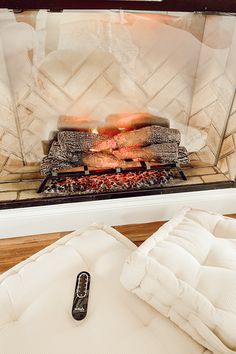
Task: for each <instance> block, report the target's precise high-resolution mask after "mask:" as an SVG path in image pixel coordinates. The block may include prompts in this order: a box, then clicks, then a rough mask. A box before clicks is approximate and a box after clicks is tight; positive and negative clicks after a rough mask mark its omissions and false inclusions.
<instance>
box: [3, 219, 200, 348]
mask: <svg viewBox="0 0 236 354" xmlns="http://www.w3.org/2000/svg"><path fill="white" fill-rule="evenodd" d="M135 249H136V246H135V245H134V244H132V243H131V242H130V241H129V240H128V239H126V238H125V237H124V236H122V235H121V234H120V233H118V232H116V231H115V230H114V229H112V228H109V227H105V226H94V227H90V228H89V229H86V230H80V231H76V232H74V233H72V234H70V235H68V236H66V237H64V238H62V239H60V240H59V241H58V242H56V243H54V244H53V245H51V246H50V247H47V248H45V249H44V250H43V251H41V252H39V253H37V254H36V255H34V256H33V257H31V258H29V259H28V260H27V261H25V262H22V263H21V264H19V265H18V266H16V267H14V268H13V269H11V270H10V271H8V272H7V273H5V274H3V275H2V276H0V354H202V353H205V349H204V348H203V347H202V346H200V345H199V344H198V343H196V342H195V341H194V340H192V339H191V338H190V337H189V336H188V335H187V334H185V333H184V332H183V331H181V330H180V329H179V328H178V327H177V326H176V325H174V324H173V322H171V321H170V320H168V319H167V318H165V317H163V316H162V315H161V314H159V313H157V312H156V311H155V310H154V309H153V308H152V307H150V306H149V305H147V304H145V302H143V301H141V300H140V299H138V298H137V297H136V296H134V295H133V294H131V293H130V292H129V291H127V290H126V289H124V288H123V286H122V285H121V284H120V281H119V277H120V273H121V269H122V266H123V264H124V261H125V259H126V258H127V256H128V255H129V254H130V252H132V251H134V250H135ZM82 270H87V271H89V272H90V274H91V285H90V295H89V304H88V313H87V317H86V318H85V319H84V320H83V321H75V320H74V319H73V318H72V316H71V307H72V300H73V295H74V287H75V280H76V276H77V274H78V273H79V272H80V271H82Z"/></svg>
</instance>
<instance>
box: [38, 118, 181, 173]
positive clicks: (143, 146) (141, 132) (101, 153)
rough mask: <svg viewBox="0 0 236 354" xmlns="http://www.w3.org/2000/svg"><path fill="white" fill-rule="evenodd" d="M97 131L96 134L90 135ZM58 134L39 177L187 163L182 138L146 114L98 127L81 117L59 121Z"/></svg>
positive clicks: (45, 158)
mask: <svg viewBox="0 0 236 354" xmlns="http://www.w3.org/2000/svg"><path fill="white" fill-rule="evenodd" d="M95 126H96V129H97V131H98V133H93V130H94V129H95ZM58 128H59V131H58V134H57V137H56V139H55V140H54V141H53V143H52V145H51V148H50V151H49V153H48V155H47V156H46V157H44V159H43V161H42V165H41V172H42V175H44V176H45V175H49V174H52V172H53V171H59V170H65V169H71V168H74V167H78V166H83V165H87V166H90V167H95V168H104V169H106V168H118V167H120V168H124V169H126V168H131V167H136V166H139V165H140V163H139V162H138V161H146V162H147V161H157V162H159V163H164V164H165V163H170V162H173V161H177V160H179V161H180V162H181V163H188V154H187V150H186V149H185V148H184V147H180V146H179V144H180V139H181V135H180V132H179V131H178V130H177V129H171V128H169V121H168V120H167V119H165V118H160V117H155V116H152V115H150V114H148V113H135V114H126V115H125V114H120V115H119V114H118V115H112V116H109V117H107V120H106V122H105V123H104V124H103V125H101V124H98V122H97V123H96V124H95V121H91V120H85V119H82V118H81V117H68V116H66V117H60V119H59V122H58Z"/></svg>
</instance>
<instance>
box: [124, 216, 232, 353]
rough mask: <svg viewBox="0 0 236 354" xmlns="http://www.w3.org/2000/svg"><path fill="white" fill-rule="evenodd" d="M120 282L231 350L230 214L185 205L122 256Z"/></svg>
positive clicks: (215, 345)
mask: <svg viewBox="0 0 236 354" xmlns="http://www.w3.org/2000/svg"><path fill="white" fill-rule="evenodd" d="M121 282H122V283H123V285H124V286H125V287H126V288H127V289H129V290H131V291H132V292H133V293H135V294H137V295H138V296H139V297H140V298H142V299H144V300H145V301H146V302H148V303H149V304H151V305H152V306H153V307H154V308H156V309H157V310H158V311H159V312H160V313H162V314H163V315H165V316H166V317H169V318H170V319H171V320H172V321H173V322H174V323H176V324H177V325H178V326H179V327H180V328H182V329H183V330H184V331H186V332H187V333H188V334H190V335H191V336H192V337H193V338H194V339H195V340H197V341H198V342H199V343H201V344H202V345H204V346H205V347H207V348H209V349H210V350H212V351H214V352H215V353H236V220H233V219H230V218H226V217H223V216H221V215H215V214H211V213H208V212H205V211H200V210H191V209H185V210H183V211H182V212H180V213H179V214H178V215H177V216H176V217H175V218H173V219H172V220H171V221H169V222H168V223H166V224H165V225H164V226H163V227H162V228H160V229H159V230H158V231H157V232H156V233H154V234H153V236H151V237H150V238H149V239H148V240H147V241H145V242H144V243H143V244H142V245H141V246H140V247H139V248H138V249H137V250H135V251H134V252H133V253H132V254H131V255H130V256H129V257H128V259H127V261H126V263H125V266H124V268H123V271H122V275H121Z"/></svg>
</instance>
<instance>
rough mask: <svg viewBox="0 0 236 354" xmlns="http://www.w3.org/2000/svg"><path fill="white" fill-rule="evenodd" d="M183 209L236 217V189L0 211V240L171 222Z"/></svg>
mask: <svg viewBox="0 0 236 354" xmlns="http://www.w3.org/2000/svg"><path fill="white" fill-rule="evenodd" d="M183 207H192V208H198V209H205V210H208V211H213V212H217V213H220V214H232V213H236V188H229V189H218V190H209V191H200V192H186V193H174V194H164V195H152V196H144V197H132V198H122V199H111V200H99V201H89V202H80V203H67V204H59V205H49V206H39V207H31V208H18V209H8V210H2V211H0V225H1V229H0V238H8V237H17V236H26V235H34V234H43V233H50V232H58V231H61V232H62V231H69V230H75V229H77V228H79V227H80V226H86V225H89V224H92V223H94V222H96V223H105V224H108V225H125V224H135V223H137V224H138V223H145V222H152V221H158V220H168V219H170V218H171V217H172V216H173V215H174V214H175V213H176V212H177V211H178V210H180V209H181V208H183Z"/></svg>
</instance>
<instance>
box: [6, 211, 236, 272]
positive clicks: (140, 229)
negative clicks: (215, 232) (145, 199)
mask: <svg viewBox="0 0 236 354" xmlns="http://www.w3.org/2000/svg"><path fill="white" fill-rule="evenodd" d="M228 216H231V217H233V218H235V219H236V214H232V215H228ZM164 223H165V222H164V221H156V222H151V223H146V224H130V225H122V226H114V228H115V229H116V230H118V231H119V232H121V233H122V234H123V235H125V236H126V237H128V238H129V239H130V240H131V241H132V242H134V243H135V244H136V245H137V246H139V245H140V244H141V243H142V242H143V241H144V240H146V239H147V238H148V237H149V236H150V235H151V234H153V232H155V231H156V230H157V229H159V227H160V226H162V225H163V224H164ZM69 232H71V231H66V232H56V233H50V234H41V235H31V236H24V237H14V238H6V239H0V273H2V272H4V271H6V270H8V269H10V268H11V267H13V266H14V265H15V264H17V263H19V262H21V261H23V260H25V259H26V258H28V257H30V256H31V255H32V254H34V253H36V252H38V251H40V250H41V249H43V248H45V247H47V246H48V245H50V244H51V243H53V242H55V241H57V240H58V239H60V238H61V237H63V236H65V235H66V234H68V233H69Z"/></svg>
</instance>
